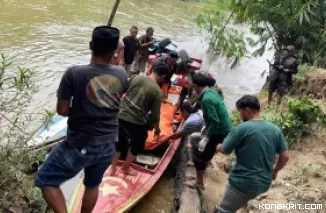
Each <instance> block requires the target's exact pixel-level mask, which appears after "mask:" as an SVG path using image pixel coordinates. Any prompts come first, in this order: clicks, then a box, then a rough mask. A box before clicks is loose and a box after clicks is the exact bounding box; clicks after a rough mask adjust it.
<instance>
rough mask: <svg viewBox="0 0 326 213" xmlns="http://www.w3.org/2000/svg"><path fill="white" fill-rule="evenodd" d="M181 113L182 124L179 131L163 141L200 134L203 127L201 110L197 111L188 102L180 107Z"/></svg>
mask: <svg viewBox="0 0 326 213" xmlns="http://www.w3.org/2000/svg"><path fill="white" fill-rule="evenodd" d="M180 108H181V113H182V117H183V119H184V121H185V122H184V124H183V126H182V128H181V129H180V130H178V131H177V132H176V133H174V134H173V135H171V136H168V137H166V138H165V139H164V140H165V141H169V140H176V139H179V138H181V137H183V136H186V135H191V134H192V133H194V132H200V130H201V129H202V125H203V115H202V111H201V110H197V109H195V108H194V107H192V106H191V105H190V103H188V102H184V103H182V105H181V107H180Z"/></svg>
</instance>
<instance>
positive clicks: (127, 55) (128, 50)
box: [123, 26, 139, 77]
mask: <svg viewBox="0 0 326 213" xmlns="http://www.w3.org/2000/svg"><path fill="white" fill-rule="evenodd" d="M137 34H138V28H137V27H136V26H132V27H131V29H130V35H129V36H126V37H124V38H123V43H124V45H125V48H124V62H125V70H126V71H127V73H129V75H130V77H131V73H130V72H131V71H132V70H131V65H132V63H133V61H134V60H135V57H136V54H137V51H138V49H139V40H138V39H137Z"/></svg>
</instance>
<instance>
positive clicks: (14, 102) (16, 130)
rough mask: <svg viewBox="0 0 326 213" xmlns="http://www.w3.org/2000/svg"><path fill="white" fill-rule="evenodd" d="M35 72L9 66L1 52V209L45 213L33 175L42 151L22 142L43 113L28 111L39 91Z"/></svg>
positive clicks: (41, 157) (42, 154) (4, 210)
mask: <svg viewBox="0 0 326 213" xmlns="http://www.w3.org/2000/svg"><path fill="white" fill-rule="evenodd" d="M36 80H38V79H37V75H36V73H35V72H33V71H32V70H30V69H26V68H23V67H18V68H17V69H11V62H10V61H9V60H8V59H7V58H6V57H5V56H4V55H0V125H1V127H0V162H1V164H0V171H1V172H0V212H9V209H10V208H17V209H19V211H21V212H27V213H28V212H44V209H45V207H46V205H45V202H44V200H43V198H42V196H41V193H40V191H39V190H38V189H37V188H35V187H34V185H33V179H34V178H33V176H31V175H28V174H26V173H31V172H30V171H32V170H34V171H35V170H36V169H37V165H38V164H39V162H40V160H42V159H43V158H44V154H45V153H30V152H29V151H28V150H27V149H26V144H25V142H26V141H27V140H28V139H29V138H30V136H31V134H30V133H29V132H28V127H29V126H30V124H31V121H33V120H36V119H37V120H38V119H39V118H40V117H42V118H43V117H45V116H44V115H46V113H28V112H27V111H26V108H27V107H28V106H29V105H30V103H31V100H32V96H33V94H35V92H37V91H38V88H37V86H36V84H35V83H36Z"/></svg>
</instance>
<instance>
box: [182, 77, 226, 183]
mask: <svg viewBox="0 0 326 213" xmlns="http://www.w3.org/2000/svg"><path fill="white" fill-rule="evenodd" d="M193 84H194V91H195V92H196V94H197V95H198V101H199V102H200V104H201V109H202V111H203V117H204V121H205V124H206V127H205V128H204V130H203V131H202V132H203V135H204V137H203V139H202V140H201V141H200V142H199V144H198V148H197V149H195V150H194V152H195V153H194V154H195V155H194V159H193V162H194V166H195V169H196V181H195V182H191V181H187V182H186V185H187V186H189V187H196V188H199V189H204V179H203V177H204V173H205V170H206V168H207V166H208V165H209V163H210V161H211V160H212V158H213V157H214V154H215V149H216V146H217V144H219V143H222V142H223V140H224V138H225V137H226V136H227V134H228V133H229V131H230V129H231V128H232V122H231V119H230V116H229V113H228V111H227V109H226V107H225V105H224V102H223V100H222V98H221V97H220V96H219V95H218V94H217V93H216V91H214V90H212V89H209V88H208V85H209V84H210V79H209V78H208V77H207V76H206V75H204V74H201V73H198V74H196V75H195V76H194V77H193Z"/></svg>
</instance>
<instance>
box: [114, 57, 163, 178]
mask: <svg viewBox="0 0 326 213" xmlns="http://www.w3.org/2000/svg"><path fill="white" fill-rule="evenodd" d="M168 70H169V68H168V66H167V65H166V64H165V63H154V68H153V72H152V74H151V75H150V76H142V75H138V76H136V77H134V78H132V79H131V81H130V85H129V88H128V90H127V92H126V94H125V97H124V98H123V99H122V101H121V104H120V110H119V114H118V123H119V141H118V143H117V146H116V150H117V151H116V154H115V158H114V160H113V162H112V165H111V175H115V174H116V165H117V161H118V159H119V158H120V157H121V154H124V153H127V152H128V151H129V152H128V155H127V157H126V160H125V162H124V164H123V166H122V172H124V173H126V174H128V175H135V174H136V172H135V171H134V170H132V169H131V168H130V164H131V163H132V162H133V161H134V160H135V159H136V157H137V155H138V154H139V153H140V152H142V151H143V149H144V145H145V142H146V139H147V132H148V119H147V118H146V115H147V113H148V112H149V111H151V123H153V126H154V129H155V131H154V134H155V138H156V139H158V137H159V134H160V128H159V123H160V110H161V103H162V92H161V88H160V87H159V83H161V82H163V80H164V78H165V76H166V75H167V74H168ZM129 144H130V150H129Z"/></svg>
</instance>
